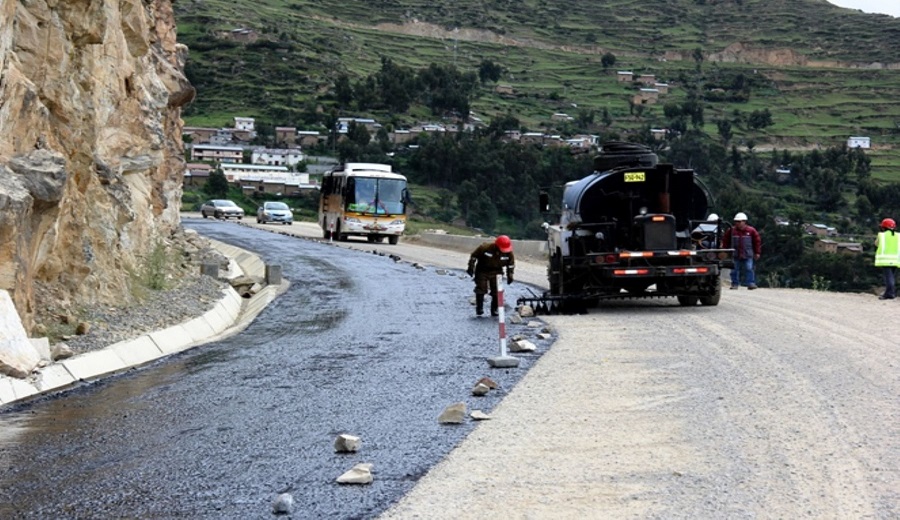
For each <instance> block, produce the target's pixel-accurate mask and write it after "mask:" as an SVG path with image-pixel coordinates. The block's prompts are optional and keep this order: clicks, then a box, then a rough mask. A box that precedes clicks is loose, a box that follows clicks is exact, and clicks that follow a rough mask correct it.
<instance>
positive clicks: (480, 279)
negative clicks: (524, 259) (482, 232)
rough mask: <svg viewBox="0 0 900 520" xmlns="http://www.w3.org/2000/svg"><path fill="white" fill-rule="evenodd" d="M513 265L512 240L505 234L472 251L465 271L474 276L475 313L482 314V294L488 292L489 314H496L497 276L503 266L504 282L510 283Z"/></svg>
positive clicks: (514, 262) (514, 261) (500, 273)
mask: <svg viewBox="0 0 900 520" xmlns="http://www.w3.org/2000/svg"><path fill="white" fill-rule="evenodd" d="M515 267H516V260H515V256H514V255H513V247H512V241H511V240H510V239H509V237H508V236H506V235H500V236H499V237H497V239H496V240H494V241H493V242H485V243H483V244H481V245H480V246H478V247H477V248H476V249H475V251H473V252H472V255H471V256H470V257H469V268H468V269H466V273H468V274H469V276H473V277H474V278H475V314H477V315H478V316H481V315H482V314H484V295H485V294H487V293H488V292H490V294H491V316H497V315H498V308H497V276H498V275H502V274H503V270H504V268H505V269H506V283H512V282H513V270H514V269H515Z"/></svg>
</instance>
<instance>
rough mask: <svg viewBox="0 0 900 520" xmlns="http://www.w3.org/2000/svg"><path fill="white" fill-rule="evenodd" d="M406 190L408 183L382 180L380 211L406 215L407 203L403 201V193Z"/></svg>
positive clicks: (380, 185)
mask: <svg viewBox="0 0 900 520" xmlns="http://www.w3.org/2000/svg"><path fill="white" fill-rule="evenodd" d="M405 189H406V181H402V180H395V179H381V180H379V181H378V202H379V207H378V209H379V211H382V210H383V211H385V212H387V213H390V214H392V215H402V214H404V213H406V201H404V200H403V191H404V190H405Z"/></svg>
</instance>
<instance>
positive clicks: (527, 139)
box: [519, 132, 544, 145]
mask: <svg viewBox="0 0 900 520" xmlns="http://www.w3.org/2000/svg"><path fill="white" fill-rule="evenodd" d="M519 142H520V143H522V144H537V145H543V144H544V134H543V133H541V132H524V133H522V134H521V135H520V136H519Z"/></svg>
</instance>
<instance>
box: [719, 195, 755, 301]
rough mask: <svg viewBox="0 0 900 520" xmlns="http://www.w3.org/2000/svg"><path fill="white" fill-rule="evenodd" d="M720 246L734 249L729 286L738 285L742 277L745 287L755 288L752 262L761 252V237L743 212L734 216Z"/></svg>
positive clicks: (736, 286)
mask: <svg viewBox="0 0 900 520" xmlns="http://www.w3.org/2000/svg"><path fill="white" fill-rule="evenodd" d="M722 247H725V248H731V249H734V269H732V270H731V288H732V289H737V288H738V287H740V286H741V278H742V277H743V279H744V280H743V281H744V285H746V286H747V289H750V290H753V289H756V275H755V274H754V262H756V261H757V260H759V256H760V254H762V239H761V238H760V237H759V232H758V231H756V229H755V228H754V227H753V226H751V225H749V224H747V215H746V214H745V213H744V212H740V213H738V214H737V215H735V216H734V227H732V228H731V229H729V230H728V231H726V232H725V235H724V236H723V237H722ZM742 275H743V276H742Z"/></svg>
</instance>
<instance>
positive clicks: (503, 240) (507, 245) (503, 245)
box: [494, 235, 512, 253]
mask: <svg viewBox="0 0 900 520" xmlns="http://www.w3.org/2000/svg"><path fill="white" fill-rule="evenodd" d="M494 243H495V244H497V247H498V248H499V249H500V252H501V253H509V252H510V251H512V240H510V239H509V237H508V236H506V235H500V236H499V237H497V240H496V241H495V242H494Z"/></svg>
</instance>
